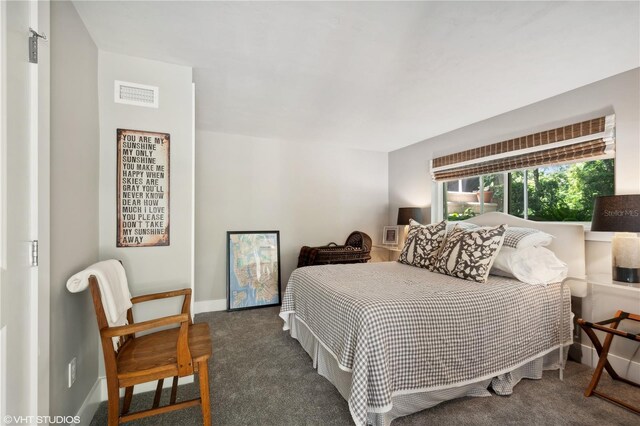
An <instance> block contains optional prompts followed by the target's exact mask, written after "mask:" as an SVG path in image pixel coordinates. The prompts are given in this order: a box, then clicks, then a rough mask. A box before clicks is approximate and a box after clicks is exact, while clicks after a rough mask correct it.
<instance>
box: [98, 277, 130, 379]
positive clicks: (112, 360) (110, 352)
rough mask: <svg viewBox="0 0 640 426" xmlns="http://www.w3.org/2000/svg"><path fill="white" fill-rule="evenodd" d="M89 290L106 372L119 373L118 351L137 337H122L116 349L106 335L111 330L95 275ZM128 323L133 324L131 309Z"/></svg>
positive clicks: (128, 314)
mask: <svg viewBox="0 0 640 426" xmlns="http://www.w3.org/2000/svg"><path fill="white" fill-rule="evenodd" d="M89 290H90V291H91V298H92V300H93V308H94V310H95V312H96V320H97V321H98V329H99V330H100V341H101V342H102V352H103V354H104V363H105V368H106V371H107V372H109V371H117V368H116V357H117V355H118V351H119V349H120V348H122V346H124V344H125V343H126V342H127V341H128V340H131V339H135V335H134V334H130V335H127V336H124V337H120V338H119V340H118V343H119V344H118V349H116V348H114V345H113V340H112V338H111V337H107V336H105V335H104V331H106V330H108V329H109V322H108V321H107V315H106V313H105V311H104V306H103V304H102V297H101V295H100V286H99V285H98V280H97V278H96V277H95V276H93V275H91V276H90V277H89ZM127 321H128V322H129V324H133V311H132V310H131V309H129V310H127Z"/></svg>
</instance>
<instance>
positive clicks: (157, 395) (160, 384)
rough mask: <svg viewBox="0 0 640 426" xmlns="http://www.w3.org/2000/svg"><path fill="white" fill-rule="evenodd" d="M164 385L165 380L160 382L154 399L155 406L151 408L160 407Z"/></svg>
mask: <svg viewBox="0 0 640 426" xmlns="http://www.w3.org/2000/svg"><path fill="white" fill-rule="evenodd" d="M163 384H164V379H160V380H158V386H156V394H155V396H154V397H153V405H152V406H151V408H158V406H159V405H160V397H162V385H163Z"/></svg>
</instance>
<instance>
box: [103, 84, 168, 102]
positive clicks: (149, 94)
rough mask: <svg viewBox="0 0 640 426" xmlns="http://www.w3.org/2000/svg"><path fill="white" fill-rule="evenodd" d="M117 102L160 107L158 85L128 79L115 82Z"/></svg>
mask: <svg viewBox="0 0 640 426" xmlns="http://www.w3.org/2000/svg"><path fill="white" fill-rule="evenodd" d="M114 94H115V102H116V103H119V104H128V105H137V106H144V107H150V108H158V97H159V95H160V93H159V90H158V87H156V86H147V85H144V84H138V83H130V82H127V81H119V80H116V82H115V91H114Z"/></svg>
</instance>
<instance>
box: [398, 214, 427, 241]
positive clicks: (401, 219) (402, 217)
mask: <svg viewBox="0 0 640 426" xmlns="http://www.w3.org/2000/svg"><path fill="white" fill-rule="evenodd" d="M409 219H413V220H415V221H416V222H420V223H422V209H421V208H420V207H400V208H399V209H398V222H397V225H400V229H401V230H402V232H400V238H399V239H398V242H399V247H404V243H405V241H406V240H407V225H409Z"/></svg>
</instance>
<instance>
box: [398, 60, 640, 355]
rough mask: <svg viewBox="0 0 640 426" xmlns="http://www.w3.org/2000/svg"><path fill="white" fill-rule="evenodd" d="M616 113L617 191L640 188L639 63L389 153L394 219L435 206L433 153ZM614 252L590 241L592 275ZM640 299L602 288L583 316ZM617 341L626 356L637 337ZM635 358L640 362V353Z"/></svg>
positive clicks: (634, 307) (603, 269)
mask: <svg viewBox="0 0 640 426" xmlns="http://www.w3.org/2000/svg"><path fill="white" fill-rule="evenodd" d="M487 101H489V102H490V100H487ZM610 113H615V114H616V158H615V161H616V164H615V172H616V177H615V187H616V193H617V194H633V193H636V194H637V193H640V122H639V120H640V69H638V68H636V69H634V70H631V71H627V72H625V73H622V74H618V75H616V76H613V77H610V78H607V79H605V80H601V81H598V82H596V83H593V84H590V85H588V86H584V87H581V88H579V89H576V90H572V91H570V92H567V93H564V94H561V95H559V96H555V97H553V98H549V99H546V100H544V101H541V102H537V103H535V104H532V105H529V106H526V107H524V108H520V109H517V110H514V111H511V112H508V113H506V114H502V115H499V116H497V117H493V118H491V119H488V120H485V121H481V122H479V123H475V124H472V125H469V126H466V127H463V128H461V129H457V130H454V131H452V132H449V133H446V134H443V135H440V136H437V137H434V138H431V139H428V140H425V141H422V142H419V143H417V144H414V145H411V146H409V147H406V148H403V149H400V150H397V151H394V152H391V153H389V205H390V207H389V218H390V222H393V220H395V217H396V215H397V208H398V207H400V206H402V205H405V204H406V205H416V206H424V207H427V208H429V207H430V206H431V203H432V198H431V196H432V194H431V190H432V182H431V177H430V168H429V161H430V160H431V159H432V158H433V157H436V156H439V155H443V154H448V153H452V152H457V151H461V150H464V149H468V148H473V147H478V146H482V145H486V144H489V143H494V142H500V141H503V140H507V139H510V138H513V137H517V136H522V135H527V134H530V133H534V132H538V131H542V130H547V129H552V128H556V127H560V126H563V125H566V124H570V123H575V122H578V121H581V120H583V119H587V118H595V117H597V116H601V115H604V114H610ZM427 217H428V216H427ZM610 253H611V251H610V243H609V242H595V241H589V242H587V245H586V257H587V265H586V266H587V274H595V273H605V274H610V273H611V269H610V267H611V254H610ZM638 301H639V299H638V295H637V293H636V295H635V296H632V297H630V296H629V293H620V292H619V291H615V292H613V291H609V292H608V293H606V294H604V295H603V294H602V291H600V292H599V293H598V294H597V295H595V294H594V296H593V297H590V298H587V299H586V300H585V301H584V302H585V303H584V306H583V308H584V309H583V311H584V312H583V315H585V317H587V318H588V317H591V316H592V315H593V317H594V318H596V319H599V318H603V316H604V317H607V316H608V315H610V316H613V314H614V313H615V311H616V310H618V309H627V310H630V311H632V312H634V311H635V312H637V311H638V309H639V306H638V305H639V302H638ZM614 345H615V346H614V348H613V351H612V353H614V354H615V353H617V354H618V355H620V356H622V357H625V358H626V359H629V358H630V357H631V356H632V355H633V353H634V352H633V351H634V349H635V348H634V347H633V344H632V342H629V343H626V342H620V343H618V342H614ZM636 346H637V345H636ZM634 360H638V361H640V353H637V354H636V356H635V358H634Z"/></svg>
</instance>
